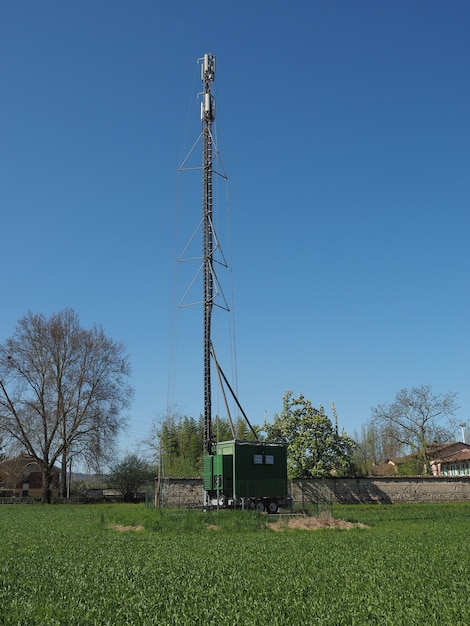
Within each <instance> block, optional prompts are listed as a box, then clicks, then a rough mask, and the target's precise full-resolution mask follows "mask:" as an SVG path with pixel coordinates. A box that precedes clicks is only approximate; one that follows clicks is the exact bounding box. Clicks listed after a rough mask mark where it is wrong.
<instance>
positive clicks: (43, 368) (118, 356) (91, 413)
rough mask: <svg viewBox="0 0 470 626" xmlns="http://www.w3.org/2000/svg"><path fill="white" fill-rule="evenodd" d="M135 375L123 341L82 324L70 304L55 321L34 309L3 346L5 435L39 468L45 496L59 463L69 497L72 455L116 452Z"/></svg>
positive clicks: (0, 391) (0, 387) (1, 424)
mask: <svg viewBox="0 0 470 626" xmlns="http://www.w3.org/2000/svg"><path fill="white" fill-rule="evenodd" d="M129 376H130V365H129V360H128V357H127V355H126V354H125V348H124V346H123V344H121V343H117V342H114V341H112V340H111V339H109V338H108V337H106V336H105V334H104V331H103V330H102V328H100V327H97V326H94V327H93V328H91V329H90V330H86V329H83V328H81V327H80V324H79V320H78V317H77V315H76V314H75V312H74V311H73V310H71V309H66V310H65V311H62V312H60V313H57V314H54V315H52V316H51V317H50V318H49V319H46V318H45V317H44V316H43V315H39V314H33V313H28V314H27V315H26V316H25V317H23V318H22V319H20V320H19V321H18V324H17V327H16V329H15V332H14V334H13V336H12V337H10V338H9V339H7V340H6V341H5V343H4V344H2V345H0V432H1V433H2V434H3V435H4V436H5V437H6V438H7V439H10V440H13V441H17V442H18V443H19V444H20V445H21V447H22V449H23V450H24V451H25V452H27V453H28V454H30V455H31V456H32V457H33V458H34V459H35V460H36V461H37V462H38V463H39V465H40V466H41V468H42V472H43V500H44V501H46V502H50V498H51V482H52V468H53V466H54V464H55V463H56V462H58V461H59V460H60V462H61V464H62V475H61V494H62V495H65V493H66V476H67V464H68V462H69V461H70V459H71V458H72V457H73V456H74V455H75V456H81V457H82V458H88V460H94V461H97V460H98V459H100V458H101V459H102V458H103V457H104V456H105V455H106V452H107V451H110V450H111V449H112V447H113V444H114V443H115V441H116V437H117V435H118V433H119V431H120V430H121V428H123V427H124V426H125V423H126V422H125V419H124V418H123V417H122V411H123V410H124V409H126V408H128V406H129V404H130V400H131V398H132V393H133V391H132V388H131V387H130V385H129V383H128V379H129Z"/></svg>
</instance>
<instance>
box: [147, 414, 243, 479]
mask: <svg viewBox="0 0 470 626" xmlns="http://www.w3.org/2000/svg"><path fill="white" fill-rule="evenodd" d="M233 427H234V433H235V438H236V439H240V440H247V439H253V433H252V432H251V430H250V429H249V428H248V425H247V424H246V421H245V420H244V419H243V418H239V419H237V420H235V422H234V424H233ZM212 432H213V435H214V440H215V441H229V440H231V439H233V438H234V436H233V433H232V428H231V425H230V422H229V420H228V419H226V418H221V417H219V416H216V417H215V418H214V420H213V424H212ZM149 447H150V448H151V449H152V450H153V452H154V458H155V461H156V463H157V464H158V466H159V467H161V469H162V471H163V473H164V475H165V476H175V477H176V476H178V477H185V478H190V477H195V476H201V475H202V456H203V453H204V450H203V448H204V421H203V416H200V417H199V419H198V420H196V419H195V418H194V417H187V416H181V415H178V414H177V413H176V412H174V413H171V414H168V415H167V416H166V417H165V418H164V419H162V420H161V421H160V423H159V424H156V425H154V427H153V428H152V431H151V433H150V442H149Z"/></svg>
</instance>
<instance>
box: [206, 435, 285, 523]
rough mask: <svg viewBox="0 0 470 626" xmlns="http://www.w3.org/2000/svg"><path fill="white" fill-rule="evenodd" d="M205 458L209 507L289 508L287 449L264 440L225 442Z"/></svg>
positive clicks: (268, 509)
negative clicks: (210, 505)
mask: <svg viewBox="0 0 470 626" xmlns="http://www.w3.org/2000/svg"><path fill="white" fill-rule="evenodd" d="M213 452H214V454H210V455H209V454H208V455H206V456H204V490H205V492H206V494H207V496H208V500H209V502H210V504H212V505H217V506H223V507H225V506H232V507H242V508H257V509H258V510H261V511H263V510H266V511H268V513H276V512H277V510H278V508H279V507H280V506H281V507H287V506H288V505H289V493H288V483H287V446H286V445H285V444H284V443H268V442H264V441H239V440H236V439H234V440H232V441H222V442H219V443H216V444H214V445H213Z"/></svg>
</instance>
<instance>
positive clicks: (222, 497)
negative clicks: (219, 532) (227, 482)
mask: <svg viewBox="0 0 470 626" xmlns="http://www.w3.org/2000/svg"><path fill="white" fill-rule="evenodd" d="M219 506H221V507H222V508H224V507H226V506H227V496H226V495H225V494H224V493H223V494H222V495H220V496H219Z"/></svg>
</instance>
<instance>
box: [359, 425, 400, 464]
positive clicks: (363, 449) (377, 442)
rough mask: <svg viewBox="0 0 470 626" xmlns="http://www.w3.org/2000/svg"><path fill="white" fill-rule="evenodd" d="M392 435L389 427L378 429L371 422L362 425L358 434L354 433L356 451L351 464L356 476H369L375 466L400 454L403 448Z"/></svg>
mask: <svg viewBox="0 0 470 626" xmlns="http://www.w3.org/2000/svg"><path fill="white" fill-rule="evenodd" d="M392 434H393V429H392V428H390V425H388V426H382V427H379V426H378V425H377V424H375V423H374V422H373V421H369V422H367V423H366V424H363V425H362V427H361V431H360V433H359V434H357V433H354V440H355V441H356V449H355V452H354V457H353V463H354V467H355V469H356V474H358V475H360V476H368V475H371V474H373V473H374V468H375V467H376V466H377V465H380V463H383V462H384V461H386V460H387V459H391V458H394V457H397V456H399V455H400V454H401V452H402V448H403V446H402V445H401V444H400V443H399V442H398V441H397V440H396V438H394V437H393V436H392Z"/></svg>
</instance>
